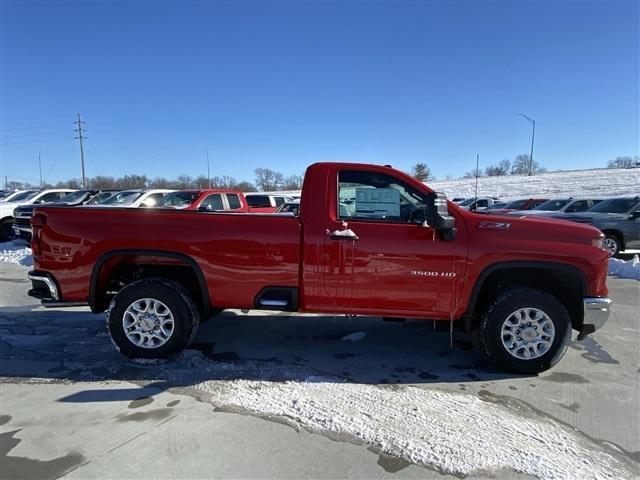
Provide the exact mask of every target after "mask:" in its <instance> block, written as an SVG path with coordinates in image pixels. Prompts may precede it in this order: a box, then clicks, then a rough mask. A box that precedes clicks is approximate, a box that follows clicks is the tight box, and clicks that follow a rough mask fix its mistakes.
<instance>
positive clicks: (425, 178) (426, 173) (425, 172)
mask: <svg viewBox="0 0 640 480" xmlns="http://www.w3.org/2000/svg"><path fill="white" fill-rule="evenodd" d="M411 175H412V176H413V178H415V179H416V180H419V181H421V182H430V181H432V180H434V177H433V175H431V169H430V168H429V167H428V166H427V164H426V163H416V164H415V165H414V166H413V167H411Z"/></svg>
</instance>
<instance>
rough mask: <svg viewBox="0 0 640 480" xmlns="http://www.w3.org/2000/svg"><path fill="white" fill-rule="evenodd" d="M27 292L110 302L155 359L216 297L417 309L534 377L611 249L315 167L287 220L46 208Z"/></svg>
mask: <svg viewBox="0 0 640 480" xmlns="http://www.w3.org/2000/svg"><path fill="white" fill-rule="evenodd" d="M32 225H33V240H32V249H33V255H34V267H35V269H34V270H33V271H31V272H30V273H29V277H30V279H31V280H32V284H33V288H32V289H31V290H30V292H29V294H30V295H31V296H33V297H36V298H39V299H41V300H42V303H43V304H44V305H45V306H56V307H59V306H65V305H69V306H75V305H87V304H88V305H89V306H90V307H91V309H92V311H94V312H96V313H97V312H103V311H105V310H106V311H107V319H108V320H107V322H108V326H109V331H110V333H111V336H112V338H113V340H114V342H115V344H116V345H117V346H118V348H119V350H120V351H121V352H122V353H123V354H124V355H126V356H129V357H145V358H156V357H167V356H170V355H173V354H175V353H177V352H180V351H181V350H182V349H184V348H185V347H186V346H187V345H188V344H189V342H190V341H191V340H192V339H193V337H194V335H195V332H196V330H197V328H198V324H199V322H200V321H202V320H204V319H207V318H209V317H210V316H212V314H214V313H215V312H216V311H219V310H220V309H224V308H240V309H251V308H254V309H264V310H286V311H304V312H318V313H330V314H348V315H373V316H382V317H404V318H407V317H413V318H420V319H424V318H429V319H435V320H442V321H447V322H451V328H453V327H454V326H456V327H458V328H463V329H472V328H475V329H477V330H478V337H479V339H480V342H481V344H482V348H483V350H484V352H485V353H486V354H487V355H488V356H489V357H490V358H491V359H493V361H495V362H496V363H497V364H498V365H500V366H501V367H502V368H504V369H507V370H510V371H515V372H523V373H534V372H540V371H543V370H546V369H548V368H550V367H551V366H552V365H554V364H555V363H556V362H557V361H558V360H559V359H560V358H561V357H562V355H563V354H564V352H565V350H566V348H567V346H568V343H569V341H570V338H571V329H572V327H573V329H575V330H577V331H579V332H580V334H579V338H580V339H581V338H583V337H584V336H585V335H587V334H589V333H592V332H593V331H594V330H596V329H597V328H598V327H600V326H601V325H602V324H603V323H604V322H605V321H606V319H607V317H608V315H609V308H610V304H611V301H610V300H609V299H608V298H607V293H608V292H607V288H606V285H605V280H606V271H607V261H608V253H607V252H606V251H605V250H604V249H603V248H602V234H601V233H600V232H599V231H598V230H596V229H595V228H593V227H592V226H589V225H581V224H574V223H570V222H560V221H557V220H548V219H533V218H530V219H526V220H524V219H519V218H506V217H499V216H491V215H486V214H476V213H473V212H469V211H466V210H463V209H461V208H459V207H457V206H455V205H454V204H452V203H450V202H447V201H446V199H445V198H444V195H442V194H438V193H435V192H432V191H431V190H430V189H429V188H428V187H426V186H425V185H423V184H422V183H420V182H418V181H416V180H415V179H413V178H412V177H410V176H408V175H406V174H404V173H402V172H398V171H396V170H394V169H392V168H389V167H379V166H375V165H360V164H347V163H316V164H314V165H312V166H310V167H309V168H308V169H307V172H306V175H305V180H304V186H303V190H302V198H301V203H300V211H299V216H298V217H296V216H294V215H289V214H287V215H283V214H274V215H268V214H262V215H255V214H242V213H236V214H230V213H204V212H193V211H184V210H182V211H177V210H170V209H145V210H142V209H138V210H133V209H107V208H102V209H95V208H87V207H79V208H78V207H76V208H73V209H71V208H66V207H42V208H38V209H36V212H35V214H34V216H33V219H32Z"/></svg>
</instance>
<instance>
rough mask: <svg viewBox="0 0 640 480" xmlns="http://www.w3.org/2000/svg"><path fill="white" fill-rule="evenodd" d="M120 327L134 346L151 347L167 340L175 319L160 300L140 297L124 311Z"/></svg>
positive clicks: (161, 344) (157, 346)
mask: <svg viewBox="0 0 640 480" xmlns="http://www.w3.org/2000/svg"><path fill="white" fill-rule="evenodd" d="M122 327H123V328H124V332H125V334H126V335H127V339H128V340H129V341H130V342H131V343H133V344H134V345H135V346H136V347H140V348H148V349H153V348H159V347H161V346H163V345H164V344H165V343H167V342H168V341H169V339H170V338H171V336H172V335H173V332H174V330H175V321H174V319H173V313H171V310H170V309H169V307H167V306H166V305H165V304H164V303H162V302H161V301H160V300H156V299H155V298H140V299H138V300H136V301H134V302H132V303H131V305H129V306H128V307H127V309H126V310H125V311H124V315H123V316H122Z"/></svg>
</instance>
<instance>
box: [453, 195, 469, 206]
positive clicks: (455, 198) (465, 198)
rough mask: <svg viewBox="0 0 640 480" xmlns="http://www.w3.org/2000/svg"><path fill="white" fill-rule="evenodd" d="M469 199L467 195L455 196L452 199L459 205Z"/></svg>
mask: <svg viewBox="0 0 640 480" xmlns="http://www.w3.org/2000/svg"><path fill="white" fill-rule="evenodd" d="M465 200H467V197H453V198H452V199H451V201H452V202H453V203H455V204H457V205H460V204H461V203H462V202H464V201H465Z"/></svg>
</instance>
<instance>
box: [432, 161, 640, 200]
mask: <svg viewBox="0 0 640 480" xmlns="http://www.w3.org/2000/svg"><path fill="white" fill-rule="evenodd" d="M475 185H476V181H475V179H474V178H464V179H458V180H445V181H437V182H429V186H430V187H431V188H434V189H435V190H437V191H439V192H444V193H446V194H447V197H449V198H453V197H473V196H474V192H475ZM619 195H640V168H598V169H593V170H570V171H565V172H553V173H544V174H542V175H534V176H531V177H529V176H526V175H513V176H506V177H480V178H479V179H478V196H495V197H500V198H503V199H506V200H509V199H516V198H526V197H545V198H547V197H548V198H554V197H589V196H593V197H612V196H619Z"/></svg>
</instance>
